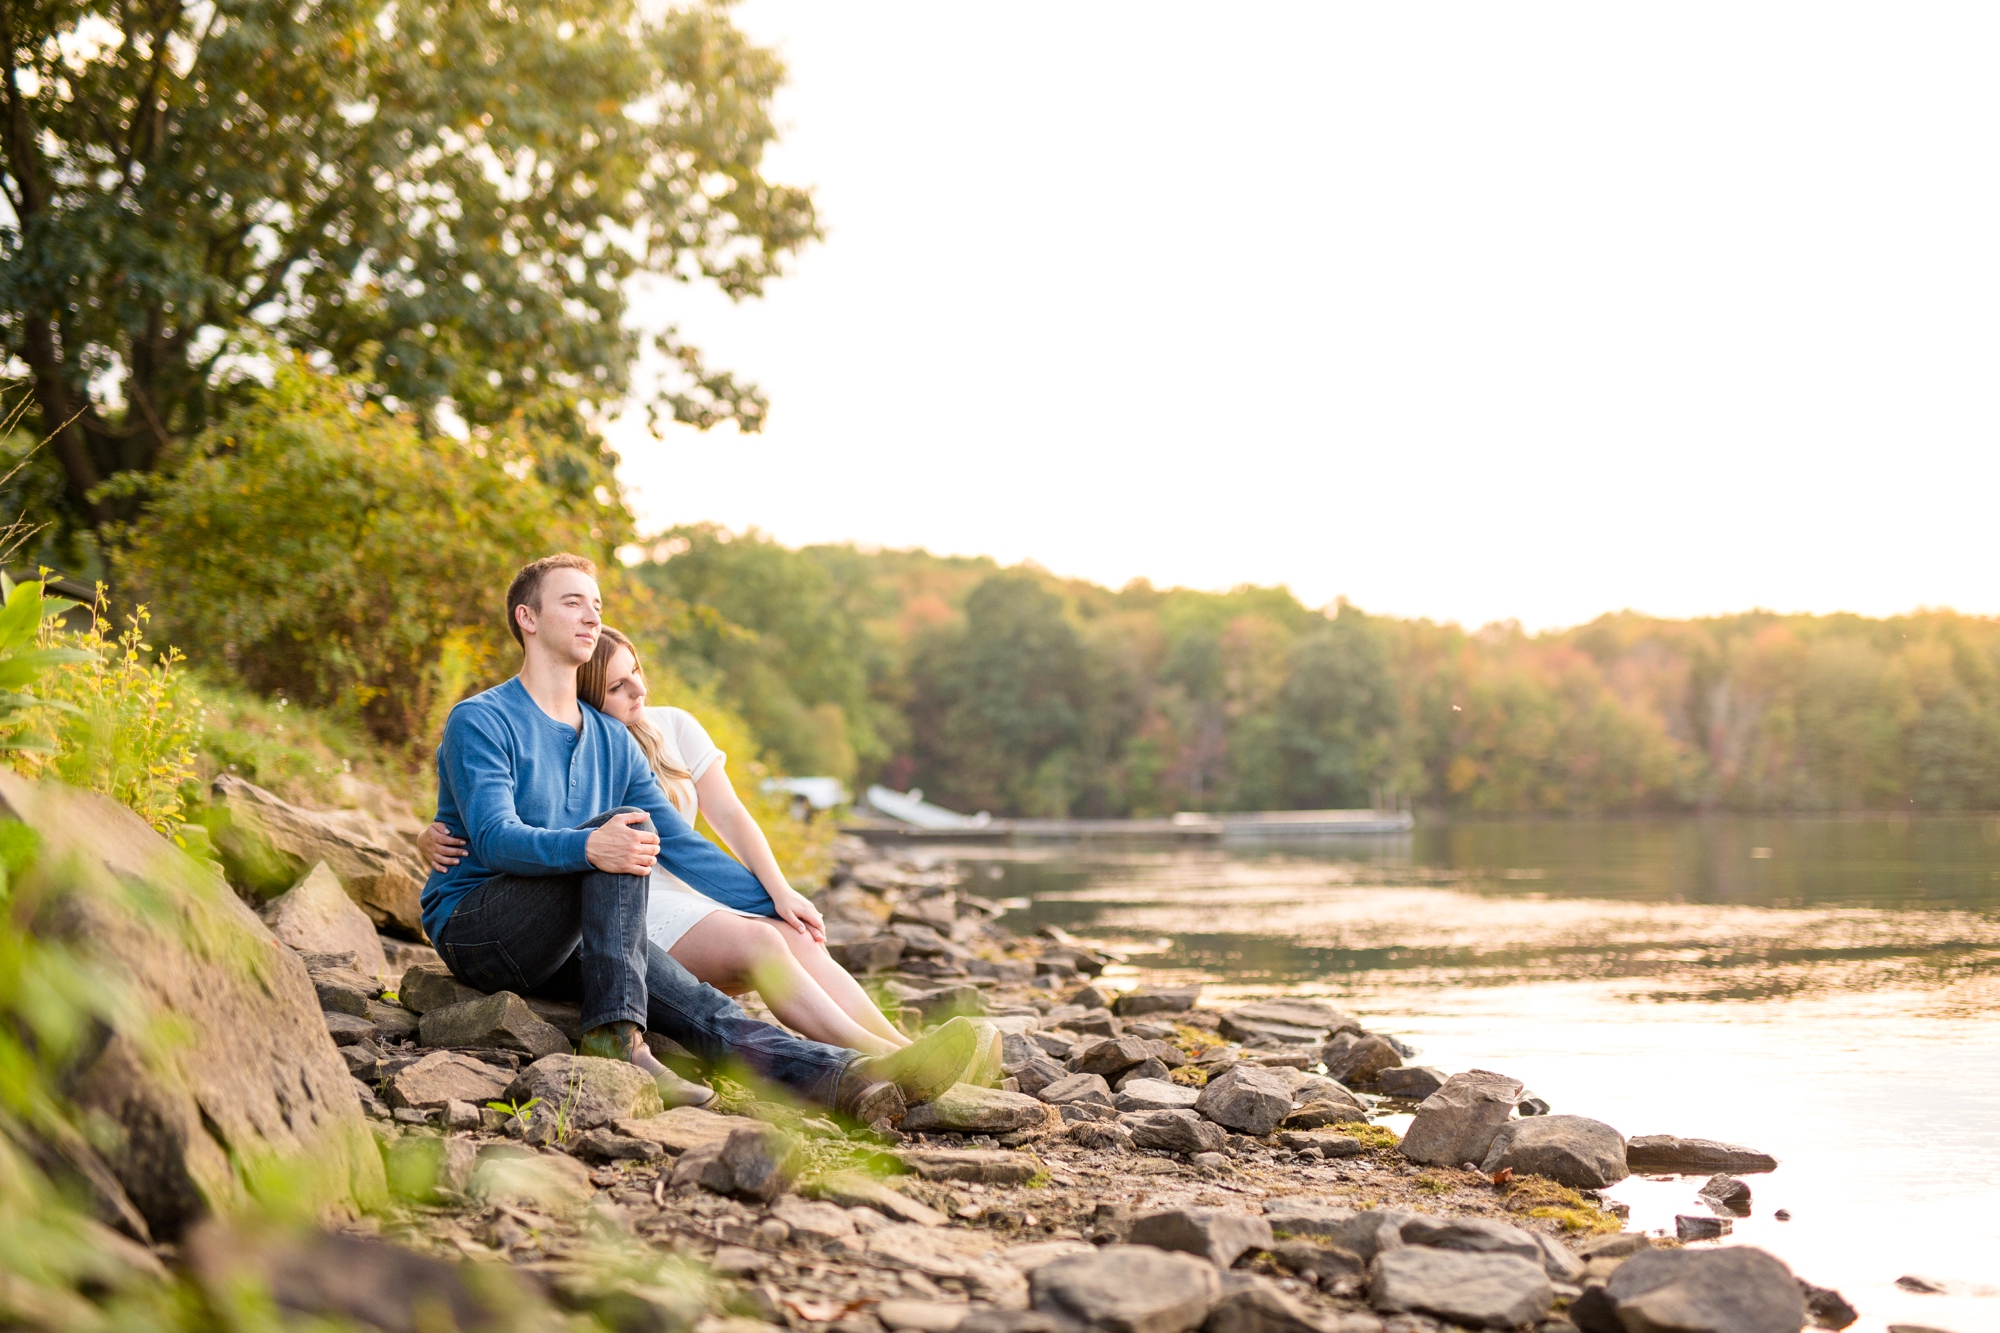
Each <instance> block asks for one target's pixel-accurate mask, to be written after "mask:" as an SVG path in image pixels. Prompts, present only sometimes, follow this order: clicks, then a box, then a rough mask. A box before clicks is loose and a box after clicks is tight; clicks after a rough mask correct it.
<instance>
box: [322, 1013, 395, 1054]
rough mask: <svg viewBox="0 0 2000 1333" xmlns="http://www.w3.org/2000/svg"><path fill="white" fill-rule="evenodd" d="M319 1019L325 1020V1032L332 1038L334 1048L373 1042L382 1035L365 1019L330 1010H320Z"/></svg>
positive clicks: (378, 1029)
mask: <svg viewBox="0 0 2000 1333" xmlns="http://www.w3.org/2000/svg"><path fill="white" fill-rule="evenodd" d="M320 1017H321V1018H323V1019H325V1020H326V1030H327V1032H328V1034H329V1035H331V1036H332V1037H333V1044H334V1045H336V1046H352V1045H354V1044H355V1043H356V1042H359V1041H374V1040H375V1039H376V1038H377V1037H379V1036H381V1035H382V1030H381V1029H380V1028H378V1027H376V1026H375V1025H374V1024H373V1023H371V1022H369V1021H368V1020H367V1019H365V1018H356V1017H355V1016H354V1015H353V1014H343V1013H339V1012H337V1011H335V1010H332V1009H326V1010H322V1011H321V1012H320Z"/></svg>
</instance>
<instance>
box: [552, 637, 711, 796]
mask: <svg viewBox="0 0 2000 1333" xmlns="http://www.w3.org/2000/svg"><path fill="white" fill-rule="evenodd" d="M620 648H624V649H626V650H628V651H629V652H630V653H631V654H632V669H633V670H634V671H638V672H639V673H640V674H641V675H643V674H644V668H642V667H641V666H640V665H639V649H638V647H637V646H636V645H635V644H633V642H632V641H631V640H630V639H628V638H626V637H625V636H624V635H623V634H620V633H619V632H618V631H617V630H615V629H612V628H611V627H610V626H609V625H606V626H605V627H604V628H603V629H601V630H599V631H598V632H597V650H596V651H595V652H593V653H591V655H590V660H589V661H588V662H585V663H584V664H583V665H582V666H580V667H578V668H577V671H576V694H577V697H578V698H579V699H581V700H583V701H584V702H585V703H587V704H589V705H590V706H591V707H592V708H595V709H596V710H597V711H598V712H600V713H601V712H603V711H604V694H605V690H606V688H607V687H608V686H609V684H610V679H609V678H610V675H611V659H612V658H614V657H616V656H618V650H619V649H620ZM625 725H626V727H627V728H628V729H629V730H630V731H631V733H632V739H633V740H635V741H637V742H639V750H640V753H642V754H644V755H645V756H646V762H647V763H648V764H651V765H652V767H653V773H654V775H655V776H657V777H658V778H659V779H660V789H661V790H662V791H664V792H666V794H667V800H668V801H670V802H672V803H673V807H674V809H676V810H678V811H680V812H681V814H683V815H689V816H690V817H692V812H693V811H694V809H695V808H696V804H695V803H696V800H697V797H696V796H695V790H694V775H693V774H692V773H690V772H688V771H687V770H686V769H685V768H682V767H681V766H680V765H679V764H677V763H675V762H674V761H673V759H672V758H671V757H670V755H671V751H669V750H668V749H667V738H666V737H665V736H662V735H661V734H660V729H659V728H658V727H656V726H654V725H653V719H651V718H649V717H647V716H646V714H645V713H644V711H641V712H640V714H639V715H638V716H637V717H635V718H633V719H632V720H631V721H630V722H628V723H626V724H625Z"/></svg>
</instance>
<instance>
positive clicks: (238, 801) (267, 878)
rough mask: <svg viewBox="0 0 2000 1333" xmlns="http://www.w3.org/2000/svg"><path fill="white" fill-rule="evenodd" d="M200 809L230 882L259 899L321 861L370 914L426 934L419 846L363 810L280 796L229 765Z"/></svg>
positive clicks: (390, 925)
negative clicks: (311, 806) (307, 804)
mask: <svg viewBox="0 0 2000 1333" xmlns="http://www.w3.org/2000/svg"><path fill="white" fill-rule="evenodd" d="M210 798H211V803H210V805H209V808H208V809H207V810H206V811H205V812H203V823H205V824H206V825H207V827H208V835H209V839H210V841H211V842H212V843H213V844H214V846H215V850H216V852H217V854H218V855H220V856H221V857H222V865H223V869H224V870H225V871H226V872H227V874H228V876H229V882H230V883H231V884H233V885H235V886H236V888H237V889H238V890H239V891H240V892H242V893H244V894H246V895H248V896H250V897H252V898H256V899H265V898H272V897H275V896H277V895H278V894H280V893H283V892H284V891H285V890H286V889H289V888H290V887H291V886H292V885H294V884H296V883H298V882H299V880H300V878H301V877H303V876H304V875H305V873H306V871H307V870H308V869H309V868H310V867H312V866H313V865H314V864H315V863H317V862H320V861H324V862H326V864H327V865H328V866H329V867H331V868H332V870H333V873H334V874H335V875H336V876H337V877H338V878H339V880H340V886H341V888H343V889H345V890H346V891H347V896H348V897H350V898H352V899H353V900H354V901H355V902H356V903H357V904H359V905H360V907H361V910H362V911H364V912H366V913H367V914H368V918H369V920H371V921H373V922H374V923H375V924H376V925H377V926H379V927H382V928H385V929H393V930H395V931H398V932H400V933H403V934H407V935H409V936H410V937H411V938H413V939H422V938H423V937H424V936H423V920H422V912H421V910H420V907H419V905H418V901H417V900H418V898H419V896H420V895H421V894H422V892H423V887H424V880H425V878H426V877H427V876H426V872H425V870H424V866H423V863H422V862H421V861H420V860H418V859H417V854H416V851H415V849H414V848H412V847H411V846H410V844H409V843H408V842H407V841H405V840H404V839H403V838H402V837H401V836H400V835H399V834H397V833H396V832H395V831H394V830H393V829H391V828H388V827H387V826H385V825H383V824H382V823H381V822H380V821H378V820H376V819H375V818H373V817H372V816H370V815H368V814H366V813H364V812H362V811H359V810H346V811H340V812H337V813H327V812H324V811H318V810H306V809H303V808H301V807H299V806H296V805H293V804H292V803H291V802H289V801H282V800H279V799H278V798H277V797H276V796H273V795H272V794H271V793H270V792H267V791H265V790H264V789H263V788H262V787H259V786H257V785H255V784H254V783H249V782H245V781H244V780H243V779H241V778H239V777H236V776H235V775H234V774H230V773H224V774H222V775H220V776H219V777H217V778H216V779H215V783H214V785H213V786H212V787H211V789H210Z"/></svg>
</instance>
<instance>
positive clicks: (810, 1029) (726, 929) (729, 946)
mask: <svg viewBox="0 0 2000 1333" xmlns="http://www.w3.org/2000/svg"><path fill="white" fill-rule="evenodd" d="M786 933H789V932H788V931H786V930H784V929H783V928H782V927H777V926H772V925H768V924H766V923H765V922H762V921H752V920H750V919H749V918H748V917H741V916H737V915H736V914H735V913H734V912H710V913H709V914H708V915H707V916H705V917H703V918H702V919H701V920H699V921H697V922H695V923H694V924H693V925H692V926H690V927H688V930H687V933H686V934H685V935H682V936H681V937H680V939H679V940H678V941H676V942H675V944H674V947H673V948H671V949H669V950H667V952H668V953H669V954H671V955H672V956H673V958H674V960H675V961H676V962H678V963H679V964H680V965H681V966H682V967H685V968H686V969H687V970H688V971H690V972H692V973H693V974H694V975H695V977H696V978H697V979H698V980H701V981H706V982H707V983H709V984H710V985H711V986H715V987H717V988H718V989H720V990H725V991H728V990H738V991H740V990H746V989H748V988H750V987H752V986H754V987H756V989H757V993H758V994H760V995H762V996H763V997H764V1003H765V1004H766V1005H768V1006H770V1010H771V1012H772V1013H773V1014H775V1015H777V1017H778V1021H779V1022H781V1023H783V1024H784V1025H785V1026H786V1027H788V1028H791V1029H792V1030H793V1031H795V1032H798V1033H800V1034H801V1035H803V1036H805V1037H807V1038H809V1039H810V1040H812V1041H823V1042H825V1043H826V1044H827V1045H829V1046H845V1047H847V1048H848V1049H849V1050H853V1051H860V1052H861V1053H862V1054H863V1055H887V1054H888V1053H889V1052H891V1051H894V1050H897V1049H899V1048H900V1046H901V1045H902V1042H901V1041H900V1040H899V1041H896V1042H891V1041H889V1040H887V1039H885V1038H884V1037H882V1036H880V1035H878V1034H876V1033H874V1032H871V1031H869V1030H868V1029H867V1028H864V1027H862V1026H861V1025H860V1024H859V1023H856V1022H855V1021H854V1020H853V1019H852V1018H850V1017H849V1016H848V1014H847V1013H846V1011H845V1010H844V1009H843V1008H842V1007H841V1006H840V1005H839V1004H838V1003H836V1002H835V1001H834V1000H833V998H832V997H831V996H829V995H828V994H827V993H826V991H825V990H823V989H821V987H820V984H819V982H818V981H817V980H815V979H814V978H813V975H812V974H811V973H810V972H808V971H806V969H805V967H804V966H803V965H802V964H800V962H799V960H798V959H797V958H794V957H793V956H792V952H791V950H789V949H787V948H786V947H785V942H784V940H783V939H781V938H780V936H781V935H782V934H786ZM829 961H831V960H829Z"/></svg>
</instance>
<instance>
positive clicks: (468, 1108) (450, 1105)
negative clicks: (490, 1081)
mask: <svg viewBox="0 0 2000 1333" xmlns="http://www.w3.org/2000/svg"><path fill="white" fill-rule="evenodd" d="M443 1118H444V1127H445V1128H446V1129H456V1130H461V1131H463V1130H474V1129H478V1128H479V1108H478V1107H477V1106H474V1105H473V1104H472V1103H471V1102H459V1101H451V1102H446V1103H445V1104H444V1117H443Z"/></svg>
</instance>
